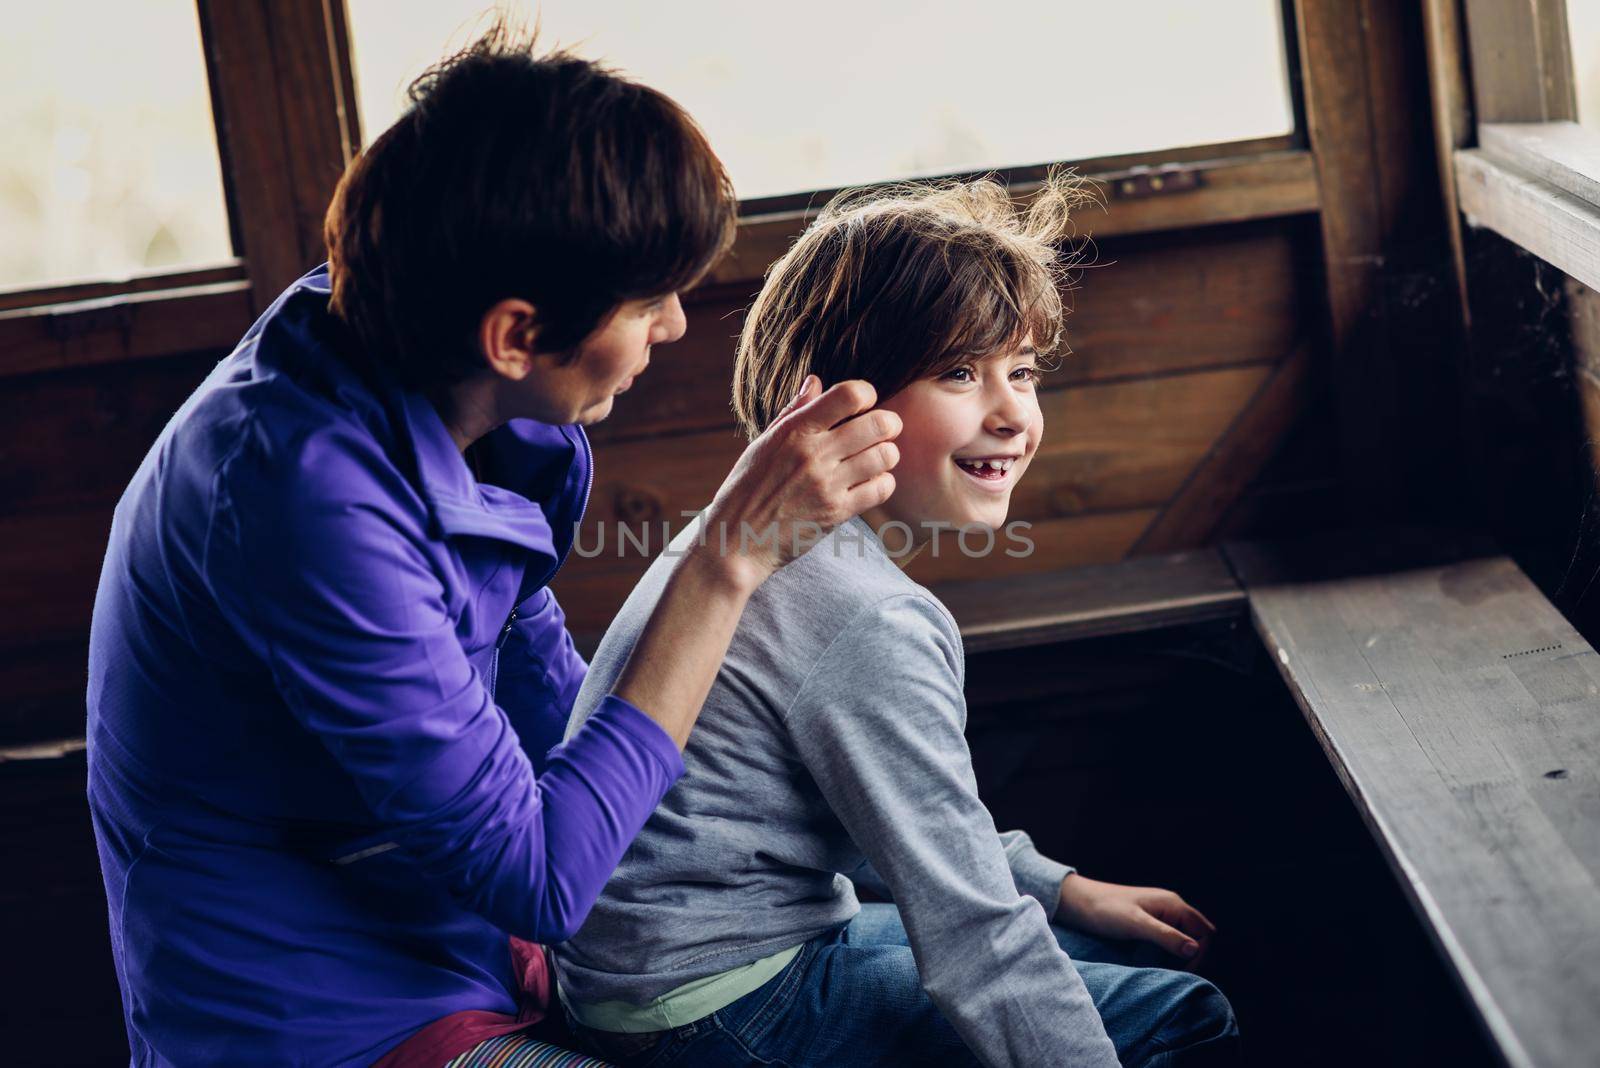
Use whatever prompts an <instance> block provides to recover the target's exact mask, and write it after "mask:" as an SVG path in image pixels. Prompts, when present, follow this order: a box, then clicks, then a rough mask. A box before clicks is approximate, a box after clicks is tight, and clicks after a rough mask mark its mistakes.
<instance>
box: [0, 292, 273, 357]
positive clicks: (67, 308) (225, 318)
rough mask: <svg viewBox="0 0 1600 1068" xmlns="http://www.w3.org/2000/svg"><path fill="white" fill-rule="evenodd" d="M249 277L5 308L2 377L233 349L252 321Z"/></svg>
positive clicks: (0, 323) (0, 318)
mask: <svg viewBox="0 0 1600 1068" xmlns="http://www.w3.org/2000/svg"><path fill="white" fill-rule="evenodd" d="M251 294H252V289H251V284H250V283H248V282H219V283H216V284H213V285H204V286H195V287H192V288H190V289H183V290H176V291H171V292H151V293H129V294H125V295H119V296H112V297H105V298H102V299H99V300H85V301H76V302H73V303H70V304H56V305H51V306H49V307H44V308H24V309H20V310H16V311H8V312H0V378H4V377H6V376H10V375H22V374H35V373H37V372H40V371H56V370H62V369H65V368H70V367H83V366H88V365H96V364H110V363H116V362H119V361H124V360H148V359H159V358H161V357H163V356H171V355H173V354H174V353H182V352H194V351H196V350H201V349H213V350H216V349H221V350H224V351H225V350H227V349H231V348H232V347H233V346H234V345H235V344H236V343H237V342H238V340H239V338H240V337H242V336H243V335H244V332H245V331H246V330H247V329H249V327H250V322H251V320H252V319H253V318H254V311H253V307H252V295H251Z"/></svg>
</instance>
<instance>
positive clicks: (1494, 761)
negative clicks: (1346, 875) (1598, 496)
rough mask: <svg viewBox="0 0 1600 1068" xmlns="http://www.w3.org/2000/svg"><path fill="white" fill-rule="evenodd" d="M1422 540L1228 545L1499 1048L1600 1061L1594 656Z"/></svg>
mask: <svg viewBox="0 0 1600 1068" xmlns="http://www.w3.org/2000/svg"><path fill="white" fill-rule="evenodd" d="M1429 551H1432V552H1433V558H1434V559H1435V560H1437V559H1439V556H1438V554H1437V548H1436V546H1431V547H1430V545H1429V539H1428V538H1426V537H1409V538H1407V537H1402V538H1400V539H1398V540H1396V541H1388V540H1386V541H1385V542H1384V543H1383V549H1382V551H1380V552H1377V553H1374V551H1373V548H1372V543H1365V544H1363V543H1362V542H1361V540H1360V539H1357V540H1356V541H1354V542H1352V541H1351V540H1349V539H1348V538H1347V539H1345V540H1344V541H1343V542H1339V541H1333V540H1322V541H1319V542H1305V543H1300V544H1296V545H1289V546H1276V547H1268V546H1260V545H1245V546H1229V547H1228V548H1227V550H1226V554H1227V557H1228V560H1229V561H1230V562H1231V563H1232V564H1233V566H1234V569H1235V572H1236V573H1237V574H1238V576H1239V578H1240V580H1241V581H1242V583H1243V585H1244V588H1245V593H1246V595H1247V596H1248V599H1249V605H1250V615H1251V618H1252V620H1253V622H1254V625H1255V628H1256V631H1257V633H1258V634H1259V635H1260V637H1261V639H1262V641H1263V642H1264V643H1265V644H1266V648H1267V651H1268V653H1269V654H1270V655H1271V657H1272V659H1273V661H1274V662H1275V663H1276V665H1277V667H1278V671H1279V673H1280V674H1281V675H1282V677H1283V679H1284V681H1285V682H1286V683H1287V684H1288V686H1289V689H1290V690H1291V691H1292V693H1293V695H1294V698H1295V700H1296V702H1297V703H1298V704H1299V706H1300V708H1301V710H1302V711H1303V712H1304V714H1305V717H1306V720H1307V722H1308V723H1309V724H1310V726H1311V729H1312V731H1313V732H1314V733H1315V735H1316V737H1317V739H1318V740H1319V741H1320V742H1321V744H1322V747H1323V749H1324V750H1325V751H1326V753H1327V755H1328V758H1329V760H1330V761H1331V762H1332V763H1333V766H1334V769H1335V770H1336V771H1337V773H1338V775H1339V777H1340V779H1341V780H1342V781H1343V783H1344V786H1345V788H1346V790H1347V791H1348V792H1349V795H1350V798H1351V800H1352V801H1353V802H1354V803H1355V805H1356V807H1357V809H1358V810H1359V811H1360V814H1361V816H1362V818H1363V819H1364V820H1365V822H1366V823H1367V826H1368V827H1369V828H1370V830H1371V832H1372V834H1373V836H1374V837H1375V838H1376V839H1377V842H1378V845H1379V847H1380V848H1381V850H1382V851H1383V853H1384V854H1385V856H1386V857H1387V859H1388V860H1389V862H1390V864H1391V866H1392V867H1393V869H1394V871H1395V873H1396V875H1397V876H1398V878H1399V880H1400V882H1401V884H1402V886H1403V888H1404V889H1405V891H1406V892H1407V894H1408V896H1409V897H1410V898H1411V900H1412V903H1413V904H1414V906H1415V907H1416V910H1417V911H1418V913H1419V914H1420V915H1421V917H1422V918H1423V921H1424V924H1425V926H1426V927H1427V929H1428V930H1429V932H1430V933H1431V934H1432V935H1433V936H1434V938H1435V940H1436V941H1437V943H1438V946H1439V948H1440V950H1441V951H1442V953H1443V955H1444V957H1445V959H1446V961H1447V962H1448V964H1449V966H1450V968H1451V969H1452V970H1453V972H1454V974H1455V975H1456V976H1458V977H1459V979H1460V982H1461V985H1462V987H1463V989H1464V990H1465V992H1466V995H1467V997H1468V999H1469V1000H1470V1002H1471V1004H1472V1005H1473V1007H1474V1008H1475V1009H1476V1011H1477V1013H1478V1015H1479V1016H1480V1017H1481V1019H1482V1022H1483V1024H1484V1025H1485V1027H1486V1029H1487V1031H1488V1033H1489V1035H1490V1037H1491V1039H1492V1041H1493V1042H1494V1043H1495V1044H1496V1046H1497V1047H1498V1049H1499V1051H1500V1053H1501V1055H1502V1056H1503V1057H1504V1059H1505V1060H1506V1061H1507V1063H1509V1064H1511V1065H1514V1066H1521V1065H1548V1066H1551V1068H1555V1066H1558V1065H1560V1066H1567V1065H1577V1064H1595V1063H1600V658H1597V657H1596V656H1595V651H1594V649H1592V648H1591V647H1590V646H1589V644H1588V643H1587V642H1585V641H1584V640H1583V638H1582V637H1580V636H1579V634H1578V633H1577V632H1576V631H1575V630H1574V629H1573V628H1572V627H1571V626H1570V625H1569V624H1568V623H1567V621H1566V619H1565V618H1563V616H1562V615H1561V613H1560V612H1558V611H1557V610H1556V609H1555V607H1554V606H1552V605H1551V604H1550V602H1549V601H1548V600H1546V599H1545V597H1544V596H1543V595H1542V594H1541V593H1540V592H1539V590H1538V589H1537V588H1536V587H1535V586H1534V585H1533V583H1532V582H1530V581H1529V579H1528V577H1527V576H1526V575H1524V574H1523V572H1522V571H1521V570H1520V569H1519V568H1518V567H1517V565H1516V564H1515V563H1513V562H1512V561H1511V560H1509V559H1507V558H1506V557H1504V556H1501V555H1497V554H1494V553H1492V552H1489V553H1482V552H1481V549H1480V550H1478V551H1468V552H1464V553H1462V552H1457V553H1452V554H1451V555H1450V556H1448V557H1446V559H1447V560H1449V562H1446V563H1432V564H1418V563H1416V560H1417V559H1418V558H1426V557H1425V556H1422V555H1421V554H1425V553H1428V552H1429ZM1383 557H1388V558H1387V559H1385V558H1383ZM1319 922H1331V923H1338V922H1339V918H1338V917H1337V916H1334V917H1323V918H1321V919H1320V920H1319ZM1350 936H1351V937H1352V938H1358V937H1361V932H1359V931H1351V932H1350ZM1376 948H1377V950H1378V951H1377V952H1375V953H1374V956H1373V964H1374V966H1375V967H1382V954H1381V947H1376Z"/></svg>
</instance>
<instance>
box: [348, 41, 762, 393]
mask: <svg viewBox="0 0 1600 1068" xmlns="http://www.w3.org/2000/svg"><path fill="white" fill-rule="evenodd" d="M536 32H537V31H535V33H536ZM534 36H535V34H528V33H525V32H523V31H519V30H514V29H512V28H510V27H508V26H507V24H506V23H504V22H498V23H496V24H495V25H494V27H493V28H492V29H490V30H489V31H488V32H487V33H485V34H484V35H483V36H482V37H480V38H479V39H478V40H477V41H475V42H474V43H473V44H471V45H470V46H468V47H467V48H466V49H464V50H463V51H461V52H459V53H457V54H455V55H453V56H450V57H449V58H447V59H445V60H443V61H442V62H440V63H439V64H437V65H436V66H434V67H433V68H431V69H430V70H428V71H427V72H426V73H424V74H423V75H422V76H421V77H419V78H418V79H417V80H416V81H415V82H413V83H412V84H411V86H410V88H409V89H408V90H407V96H408V99H409V101H410V104H409V106H408V107H407V109H406V111H405V112H404V113H403V114H402V115H401V116H400V118H399V119H398V120H397V121H396V122H395V124H394V125H393V126H391V127H389V129H387V130H385V131H384V132H383V133H382V134H381V135H380V136H379V137H378V138H377V139H376V140H374V141H373V142H372V144H371V146H370V147H369V148H367V150H366V151H365V152H363V153H362V155H361V156H360V157H359V158H358V159H356V160H355V161H354V162H353V163H351V164H350V166H349V168H348V169H347V170H346V172H345V174H344V177H343V178H342V179H341V180H340V182H339V186H338V190H337V191H336V192H335V194H334V197H333V202H332V204H331V205H330V206H329V208H328V215H327V219H326V222H325V225H324V236H325V238H326V240H327V244H328V260H329V264H330V272H331V275H332V286H333V297H332V300H331V302H330V306H331V308H332V310H333V312H334V314H335V315H336V316H338V317H339V318H340V319H341V320H343V322H344V323H345V324H346V326H347V327H348V328H349V329H350V331H351V332H352V333H353V334H354V337H355V341H356V343H357V344H358V345H359V346H360V347H361V348H362V349H363V350H364V352H363V355H364V356H365V358H366V359H368V360H371V361H374V362H376V363H378V364H381V365H383V366H386V367H387V368H389V369H390V370H391V371H392V372H393V373H394V374H395V375H396V376H397V377H398V378H399V379H400V380H401V381H403V382H404V383H406V384H407V385H410V386H412V387H415V388H418V389H423V390H437V389H439V388H440V387H443V386H446V385H448V384H451V383H454V382H457V381H460V380H462V379H465V378H467V377H469V376H471V375H472V374H473V373H475V372H477V371H480V370H482V369H483V368H484V362H483V353H482V352H481V350H480V348H479V346H478V343H477V336H476V335H477V328H478V324H479V323H480V321H481V320H482V318H483V315H484V313H485V312H487V311H488V310H489V309H490V308H491V307H493V306H494V305H495V304H496V303H498V302H499V301H501V300H504V299H507V298H521V299H524V300H527V301H528V302H529V303H531V304H532V305H533V306H534V308H535V310H536V316H537V323H538V327H539V335H538V337H539V341H538V344H539V347H540V349H541V350H543V351H551V352H559V353H563V354H564V355H565V356H566V357H567V358H571V356H572V355H573V354H574V353H575V352H576V349H577V347H578V345H579V344H580V343H581V342H582V341H583V339H584V338H586V337H588V336H589V335H590V334H591V333H592V332H594V331H595V330H596V329H598V328H599V327H600V326H602V325H603V324H604V323H605V321H606V319H607V318H608V317H609V315H610V314H611V313H612V312H614V311H615V309H616V308H617V307H618V306H619V305H621V304H622V303H623V302H624V301H627V300H633V299H638V298H643V297H655V296H661V295H664V294H666V293H670V292H674V291H677V290H679V289H683V288H687V287H688V286H690V285H692V284H693V283H694V282H695V281H696V280H698V279H699V278H700V277H701V276H702V275H703V274H704V273H705V272H706V271H707V270H708V269H709V268H710V266H711V265H712V263H713V262H715V260H716V259H717V258H718V257H719V256H720V255H721V254H722V252H723V251H724V250H726V248H727V247H728V245H729V244H730V242H731V241H732V238H733V227H734V221H735V215H736V210H737V202H736V200H735V199H734V193H733V186H732V183H731V182H730V181H729V179H728V175H727V172H726V171H725V170H724V169H723V166H722V163H721V162H720V161H719V160H718V159H717V156H716V154H715V153H714V152H712V150H711V146H710V144H709V143H708V142H707V141H706V138H705V135H704V133H702V132H701V130H700V128H699V127H698V126H697V125H695V122H694V120H693V119H691V118H690V117H689V115H688V114H687V113H686V112H685V111H684V110H683V109H682V108H681V107H680V106H678V104H676V103H675V102H674V101H672V100H671V99H670V98H668V97H667V96H665V95H663V94H662V93H660V92H657V91H656V90H654V89H651V88H649V87H647V86H644V85H640V84H638V83H637V82H633V81H630V80H628V79H627V78H624V77H622V76H620V75H618V74H616V73H614V72H613V71H611V70H609V69H607V68H605V67H603V66H601V65H600V64H598V63H595V62H592V61H590V60H586V59H582V58H580V57H578V56H575V55H572V54H570V53H567V52H551V53H547V54H544V55H538V54H536V53H535V51H534Z"/></svg>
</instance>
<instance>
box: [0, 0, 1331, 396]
mask: <svg viewBox="0 0 1600 1068" xmlns="http://www.w3.org/2000/svg"><path fill="white" fill-rule="evenodd" d="M196 4H197V7H198V12H199V19H200V33H201V41H202V46H203V48H204V52H205V59H206V70H207V76H208V81H209V85H210V90H211V105H212V110H213V114H214V117H215V121H216V131H217V149H218V156H219V159H220V161H221V166H222V174H223V188H224V191H225V195H226V204H227V210H228V219H229V228H230V232H231V234H232V237H233V246H234V250H235V258H234V259H232V260H230V261H226V262H223V263H220V264H216V265H211V266H207V267H204V268H199V269H192V270H184V271H176V272H159V271H158V272H151V273H148V274H142V275H137V276H134V277H132V278H129V279H122V280H117V281H101V282H87V283H82V284H73V285H58V286H50V287H42V288H32V289H27V288H19V289H15V290H10V291H0V378H3V377H6V376H10V375H18V374H31V373H36V372H41V371H49V370H57V369H63V368H69V367H75V366H82V365H85V364H94V363H107V362H116V361H121V360H128V359H145V358H158V357H162V356H167V355H172V354H175V353H180V352H195V351H203V350H212V349H226V348H229V347H231V346H232V345H233V344H234V343H235V342H236V341H237V340H238V339H239V337H240V336H241V335H242V334H243V333H244V332H245V330H246V329H247V328H248V327H249V325H250V322H251V321H252V320H253V319H254V318H255V317H256V316H257V315H259V314H260V313H261V312H262V311H263V310H265V308H266V307H267V306H268V305H269V304H270V303H271V302H272V300H273V299H275V298H276V297H277V295H278V294H279V293H280V292H281V291H282V290H283V288H284V287H285V286H287V285H288V284H289V283H290V282H291V281H293V280H294V279H295V278H296V277H298V276H299V275H300V274H301V273H303V272H304V271H306V270H308V269H309V268H310V267H312V266H314V265H315V264H316V263H318V262H320V261H321V259H322V258H323V245H322V236H321V225H322V217H323V213H324V211H325V209H326V205H327V202H328V198H329V196H330V195H331V193H332V191H333V188H334V186H335V184H336V183H337V181H338V178H339V176H340V174H341V173H342V172H343V170H344V168H345V166H346V165H347V164H348V162H349V161H350V160H351V159H352V158H354V155H355V153H356V152H357V151H358V150H359V146H360V145H361V131H360V127H359V114H358V108H357V106H356V86H355V76H354V70H353V63H352V61H351V51H350V34H349V19H348V13H347V11H346V8H345V2H344V0H196ZM1283 10H1284V17H1283V21H1284V30H1285V35H1286V55H1287V57H1288V66H1289V81H1290V86H1289V91H1290V94H1291V102H1292V104H1293V114H1294V121H1295V132H1294V133H1291V134H1288V135H1284V136H1281V137H1273V138H1263V139H1258V140H1254V141H1241V142H1230V143H1226V144H1213V145H1200V146H1187V147H1181V148H1170V149H1162V150H1155V151H1150V152H1141V153H1134V154H1129V155H1124V156H1116V157H1101V158H1096V159H1089V160H1075V161H1072V160H1069V161H1063V162H1064V163H1066V164H1067V165H1070V166H1074V167H1076V168H1077V169H1078V170H1079V171H1080V172H1081V173H1084V174H1086V175H1088V176H1090V177H1093V178H1096V179H1098V180H1100V181H1101V182H1102V183H1103V184H1104V189H1105V192H1106V196H1107V200H1108V202H1110V203H1113V204H1115V205H1116V211H1115V212H1112V213H1110V214H1108V215H1106V216H1104V217H1098V216H1096V217H1093V218H1091V219H1089V220H1088V224H1087V225H1086V227H1085V229H1086V230H1087V231H1088V232H1090V233H1091V234H1092V235H1094V236H1109V235H1113V234H1123V233H1140V232H1149V231H1154V230H1164V229H1181V228H1187V227H1193V226H1203V225H1210V224H1217V223H1231V222H1243V221H1247V220H1251V219H1263V218H1274V217H1281V216H1287V215H1297V214H1314V213H1316V212H1318V211H1319V210H1320V206H1321V199H1320V195H1319V184H1320V182H1321V180H1322V176H1321V175H1320V174H1319V171H1318V168H1317V166H1316V164H1315V162H1314V159H1313V156H1312V152H1311V151H1310V150H1309V149H1308V148H1307V147H1306V140H1307V138H1306V134H1305V133H1304V131H1305V130H1306V122H1305V119H1304V107H1303V102H1302V98H1301V88H1300V73H1299V68H1300V63H1299V57H1298V48H1299V40H1298V37H1297V35H1296V33H1295V22H1296V17H1297V15H1296V7H1295V5H1294V3H1293V2H1292V0H1285V3H1284V7H1283ZM1041 171H1042V168H1015V169H1012V170H1009V171H1005V172H1001V173H1002V176H1003V177H1005V178H1006V179H1008V180H1009V181H1011V182H1012V183H1014V187H1015V188H1017V190H1018V192H1019V194H1022V195H1026V193H1027V191H1028V189H1029V186H1030V184H1031V183H1034V182H1036V181H1037V179H1038V177H1039V176H1040V173H1041ZM1152 178H1156V179H1158V180H1157V181H1155V182H1152V181H1151V179H1152ZM1173 179H1180V180H1178V181H1173ZM1152 187H1153V188H1152ZM827 196H828V191H819V192H815V193H802V194H796V195H794V196H790V197H784V198H764V199H761V200H753V201H748V202H745V203H744V204H741V217H740V222H739V233H738V238H737V240H736V243H735V246H734V248H733V249H732V250H731V252H730V254H729V257H728V258H727V259H726V260H724V261H723V262H722V263H720V264H718V265H717V267H716V268H715V269H714V270H713V272H712V276H711V278H710V279H709V280H708V281H709V282H710V284H723V283H727V284H743V283H747V282H749V281H752V280H755V279H759V278H760V276H761V274H762V272H763V271H764V270H765V268H766V266H767V264H768V263H770V262H771V260H772V259H773V258H774V257H775V256H776V255H777V254H778V253H780V252H781V251H782V250H783V248H785V247H787V245H788V243H789V242H790V241H791V240H792V239H793V236H794V235H795V234H796V233H798V232H799V231H800V230H801V229H803V227H804V225H805V224H806V222H808V221H809V219H810V218H812V217H813V216H814V213H815V210H816V209H817V208H819V207H820V205H821V204H822V203H825V202H826V199H827ZM775 209H776V210H775Z"/></svg>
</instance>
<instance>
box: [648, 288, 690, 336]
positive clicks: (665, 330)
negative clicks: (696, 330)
mask: <svg viewBox="0 0 1600 1068" xmlns="http://www.w3.org/2000/svg"><path fill="white" fill-rule="evenodd" d="M688 328H689V320H688V319H687V318H686V317H685V316H684V314H683V302H682V301H680V300H679V299H678V294H676V293H674V294H672V296H670V297H668V298H667V302H666V303H665V304H664V305H662V308H661V318H660V320H659V321H658V322H657V325H656V331H657V337H656V339H655V341H654V342H653V343H654V344H657V345H667V344H671V343H672V342H674V341H676V340H678V339H679V338H680V337H682V336H683V332H684V331H685V330H687V329H688Z"/></svg>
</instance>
